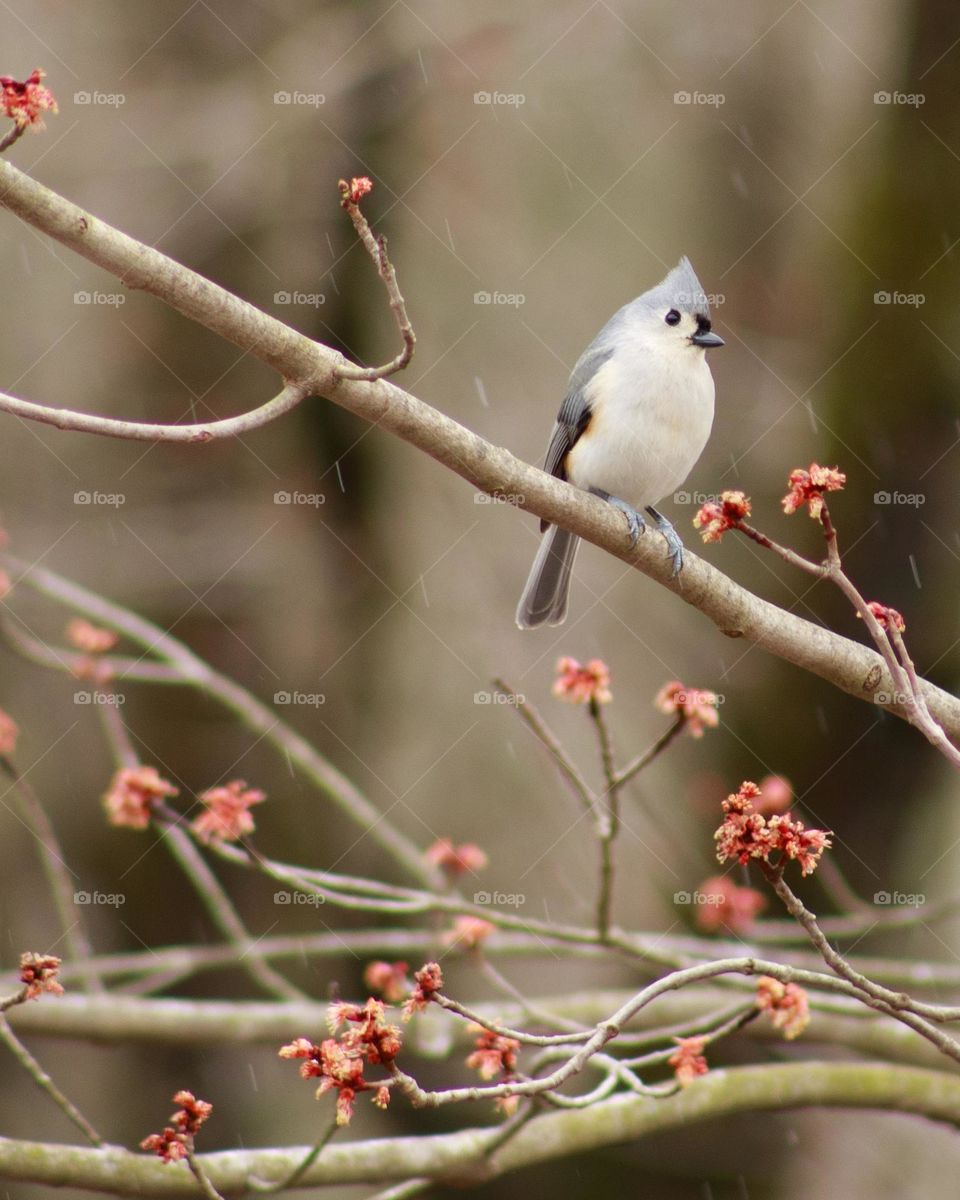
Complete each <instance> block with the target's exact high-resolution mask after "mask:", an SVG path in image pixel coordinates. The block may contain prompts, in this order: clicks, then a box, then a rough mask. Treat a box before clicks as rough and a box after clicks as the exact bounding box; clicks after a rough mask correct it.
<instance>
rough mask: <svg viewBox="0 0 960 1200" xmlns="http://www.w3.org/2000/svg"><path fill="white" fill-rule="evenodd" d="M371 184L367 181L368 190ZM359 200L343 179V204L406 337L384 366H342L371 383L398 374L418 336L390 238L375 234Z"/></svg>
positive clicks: (345, 374)
mask: <svg viewBox="0 0 960 1200" xmlns="http://www.w3.org/2000/svg"><path fill="white" fill-rule="evenodd" d="M369 186H370V185H369V183H368V184H367V187H368V189H369ZM358 199H359V198H358V197H357V196H355V195H354V194H353V193H352V189H351V186H350V184H348V183H346V181H345V180H343V179H341V180H340V203H341V206H342V207H343V208H344V209H345V210H346V213H347V215H348V216H349V218H350V220H351V221H352V222H353V227H354V229H355V230H356V231H357V236H358V237H359V238H360V241H361V242H362V243H363V245H364V247H365V248H366V251H367V253H368V254H369V255H370V257H371V258H372V259H373V262H374V265H375V266H376V268H377V274H378V275H379V276H380V278H381V279H382V280H383V286H384V287H385V288H386V289H387V296H388V297H389V300H390V310H391V312H392V313H393V316H394V319H395V320H396V322H397V328H398V329H399V330H400V336H401V338H402V339H403V349H402V350H401V351H400V352H399V354H397V355H396V356H395V357H394V358H392V359H391V360H390V361H389V362H388V363H384V364H383V366H380V367H356V366H353V365H351V364H349V363H344V365H343V366H341V367H340V369H339V374H340V377H341V378H342V379H353V380H365V381H367V382H371V381H372V380H374V379H383V378H384V377H385V376H387V375H395V374H396V373H397V371H402V370H403V368H404V367H405V366H406V365H407V363H408V362H409V361H410V359H411V358H413V351H414V348H415V347H416V344H417V337H416V334H415V333H414V332H413V326H412V325H411V324H410V318H409V317H408V316H407V309H406V305H405V304H404V300H403V296H401V295H400V288H399V286H398V285H397V273H396V271H395V270H394V267H393V263H391V261H390V259H389V258H388V257H387V239H386V238H385V237H379V238H378V237H374V235H373V232H372V230H371V229H370V225H369V224H368V222H367V218H366V217H365V216H364V215H363V213H362V212H361V211H360V205H359V202H358Z"/></svg>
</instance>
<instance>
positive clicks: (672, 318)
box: [663, 308, 680, 325]
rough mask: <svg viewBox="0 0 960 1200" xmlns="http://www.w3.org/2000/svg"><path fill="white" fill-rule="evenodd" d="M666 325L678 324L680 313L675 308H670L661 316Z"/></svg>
mask: <svg viewBox="0 0 960 1200" xmlns="http://www.w3.org/2000/svg"><path fill="white" fill-rule="evenodd" d="M663 319H664V320H665V321H666V323H667V324H668V325H679V324H680V314H679V313H678V312H677V310H676V309H675V308H671V309H670V311H669V312H668V313H667V315H666V316H665V317H664V318H663Z"/></svg>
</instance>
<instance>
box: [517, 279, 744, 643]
mask: <svg viewBox="0 0 960 1200" xmlns="http://www.w3.org/2000/svg"><path fill="white" fill-rule="evenodd" d="M723 344H724V343H723V339H722V338H721V337H719V336H718V335H717V334H716V333H714V332H713V330H712V328H711V323H710V306H709V304H708V301H707V296H706V294H705V292H704V290H703V288H702V287H701V285H700V281H699V280H698V279H697V276H696V273H695V272H694V269H693V267H692V266H691V265H690V260H689V259H688V258H686V257H683V258H681V259H680V261H679V262H678V263H677V265H676V266H675V267H674V268H673V270H672V271H670V273H669V274H668V275H667V276H666V278H665V279H663V280H662V281H661V282H660V283H658V284H657V285H656V286H655V287H652V288H650V290H649V291H646V292H644V293H643V294H642V295H641V296H638V297H637V298H636V299H635V300H631V301H630V303H629V304H626V305H624V306H623V308H621V309H619V310H618V311H617V312H616V313H614V315H613V316H612V317H611V318H610V320H609V321H608V322H607V323H606V325H604V327H603V328H602V329H601V330H600V332H599V333H598V334H597V336H596V337H595V338H594V340H593V341H592V342H591V343H590V345H589V346H588V347H587V349H586V350H585V351H584V352H583V354H581V355H580V358H579V359H578V360H577V363H576V365H575V366H574V368H573V371H572V373H571V375H570V381H569V383H568V385H567V393H566V396H565V397H564V400H563V403H562V404H561V406H560V412H559V414H558V416H557V420H556V423H555V425H554V427H553V432H552V434H551V437H550V442H549V445H548V447H547V454H546V458H545V460H544V466H543V469H544V470H545V471H547V472H549V473H550V474H551V475H555V476H556V477H557V478H558V479H563V480H566V481H568V482H569V483H572V484H574V485H575V486H576V487H579V488H582V489H584V490H585V491H588V492H592V493H593V494H594V495H595V496H599V497H600V498H601V499H603V500H606V501H607V502H608V503H609V504H611V505H613V506H614V507H615V508H617V509H619V510H620V511H621V512H623V513H624V515H625V516H626V519H627V528H628V533H629V536H630V541H631V544H632V545H636V543H637V540H638V538H639V536H640V534H641V533H642V532H643V531H644V530H645V528H646V522H645V520H644V517H643V514H642V512H641V511H640V510H641V509H645V510H646V512H647V513H648V514H649V516H650V517H651V518H652V519H653V522H654V524H655V525H656V527H657V529H658V530H659V531H660V533H661V534H662V535H663V537H664V539H665V541H666V543H667V556H668V557H669V558H670V559H671V560H672V566H673V571H672V575H673V577H674V578H676V577H677V576H678V575H679V574H680V572H681V570H682V569H683V543H682V542H681V540H680V538H679V536H678V534H677V531H676V530H675V529H674V528H673V526H672V525H671V523H670V522H669V521H668V520H667V518H666V517H665V516H663V514H662V513H660V512H658V511H657V510H656V508H654V507H653V506H654V504H656V503H657V502H658V501H659V500H661V499H662V498H663V497H664V496H667V495H669V494H670V493H672V492H674V491H675V490H676V489H677V488H679V487H680V485H681V484H682V483H683V482H684V480H685V479H686V478H687V475H688V474H689V473H690V471H691V470H692V468H693V466H694V464H695V463H696V461H697V459H698V458H699V457H700V455H701V453H702V452H703V448H704V446H706V444H707V440H708V439H709V437H710V430H711V428H712V425H713V408H714V384H713V376H712V375H711V373H710V367H709V365H708V364H707V356H706V351H707V350H709V349H712V348H714V347H718V346H722V345H723ZM540 531H541V533H542V534H543V537H542V539H541V542H540V548H539V550H538V552H537V556H536V558H535V559H534V562H533V567H532V568H531V570H530V575H529V577H528V579H527V583H526V586H525V587H524V589H523V595H522V596H521V598H520V604H519V606H518V608H517V625H518V626H519V627H520V628H521V629H532V628H535V627H536V626H538V625H561V624H563V621H564V620H565V618H566V615H567V597H568V594H569V591H570V575H571V571H572V569H573V562H574V558H575V557H576V553H577V547H578V545H579V541H580V539H579V538H578V537H577V536H576V535H575V534H573V533H570V532H569V531H568V530H566V529H561V528H560V527H559V526H558V525H551V524H550V523H549V522H548V521H541V522H540Z"/></svg>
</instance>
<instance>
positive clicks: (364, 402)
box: [0, 159, 960, 737]
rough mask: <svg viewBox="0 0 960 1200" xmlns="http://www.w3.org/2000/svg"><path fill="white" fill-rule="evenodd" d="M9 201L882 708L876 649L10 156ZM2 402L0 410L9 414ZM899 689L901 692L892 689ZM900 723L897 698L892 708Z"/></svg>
mask: <svg viewBox="0 0 960 1200" xmlns="http://www.w3.org/2000/svg"><path fill="white" fill-rule="evenodd" d="M0 205H2V206H3V207H5V208H7V209H8V210H9V211H10V212H13V213H15V214H16V215H17V216H19V217H21V218H22V219H23V220H24V221H27V222H28V223H29V224H31V225H33V226H34V227H35V228H36V229H39V230H41V231H42V232H43V233H46V234H48V235H49V236H50V237H53V238H55V239H57V240H58V241H59V242H61V243H62V244H63V245H65V246H67V247H69V248H70V249H72V250H74V251H76V252H77V253H78V254H81V255H83V256H84V257H85V258H87V259H88V260H89V261H90V262H93V263H96V264H97V265H98V266H100V267H102V268H103V269H104V270H107V271H111V272H112V273H113V274H115V275H117V276H118V277H120V278H122V279H123V280H124V282H125V283H126V285H127V286H128V287H134V288H141V289H143V290H144V291H147V292H149V293H151V294H152V295H155V296H158V297H159V298H160V299H162V300H163V301H165V302H166V303H167V304H170V305H171V306H172V307H173V308H175V309H177V310H178V311H179V312H181V313H183V314H184V315H185V316H186V317H188V318H189V319H191V320H194V321H197V322H198V323H199V324H201V325H203V326H204V327H205V328H207V329H209V330H212V331H213V332H214V333H216V334H218V335H219V336H221V337H224V338H226V339H227V340H229V341H231V342H233V343H234V344H235V345H237V346H239V347H240V348H241V349H243V350H246V351H247V352H248V353H249V354H251V355H252V356H254V357H256V358H257V359H260V360H261V361H263V362H265V363H267V364H268V365H270V366H271V367H273V368H274V369H276V370H277V371H278V372H280V374H281V375H282V376H283V378H284V379H286V380H291V381H297V382H299V383H301V384H302V385H303V386H305V387H307V388H308V390H309V392H310V393H311V394H315V395H319V396H326V397H327V398H328V399H330V400H332V401H334V403H336V404H339V405H341V406H342V407H343V408H346V409H348V410H349V411H350V412H352V413H354V414H355V415H357V416H359V417H361V418H363V419H364V420H367V421H370V422H374V423H376V424H377V425H378V427H379V428H380V429H382V430H385V431H387V432H389V433H393V434H395V435H396V436H398V437H401V438H403V439H404V440H405V441H407V442H409V443H410V444H411V445H414V446H417V447H418V448H419V449H421V450H423V451H424V452H425V453H427V454H429V455H431V456H432V457H433V458H434V459H436V460H437V461H438V462H441V463H443V464H444V465H445V466H447V467H448V468H449V469H450V470H452V471H454V472H455V473H457V474H458V475H460V476H461V477H463V478H464V479H466V480H468V481H469V483H470V484H471V486H473V487H474V488H479V489H480V490H482V491H486V492H489V493H501V494H512V495H517V496H522V497H523V501H522V504H521V505H520V507H522V508H524V509H526V510H527V511H528V512H531V513H534V514H535V515H536V516H538V517H541V518H543V519H544V520H547V521H549V522H550V523H551V524H557V525H561V526H562V527H563V528H565V529H568V530H569V531H570V532H571V533H575V534H577V535H578V536H580V537H583V538H585V539H586V540H587V541H590V542H593V543H594V544H595V545H598V546H601V547H602V548H603V549H605V550H607V551H608V552H609V553H611V554H613V555H615V556H616V557H617V558H619V559H621V560H622V561H623V562H625V563H627V564H628V565H630V566H632V567H635V568H637V569H638V570H641V571H642V572H643V573H644V574H645V575H647V576H649V577H650V578H652V579H654V580H656V581H657V582H658V583H660V584H661V585H662V586H663V587H665V588H667V589H668V590H669V591H672V592H673V593H674V594H675V595H676V596H677V597H678V598H679V599H681V600H683V601H684V602H685V603H687V604H690V605H692V606H693V607H695V608H697V609H698V610H699V611H700V612H702V613H703V614H704V615H705V616H706V617H707V618H708V619H709V620H711V621H712V622H713V623H714V625H716V627H717V628H718V629H719V630H720V631H721V632H723V633H725V634H726V635H728V636H731V637H744V638H746V639H747V641H748V642H751V643H753V644H755V645H759V646H761V647H762V648H763V649H765V650H766V651H767V652H768V653H771V654H775V655H777V656H778V657H780V658H783V659H784V660H786V661H787V662H792V663H794V664H795V665H797V666H800V667H802V668H803V669H805V670H808V671H810V672H812V673H813V674H815V675H818V676H819V677H820V678H822V679H826V680H827V681H828V682H830V683H833V684H834V685H835V686H837V687H839V688H840V689H841V690H842V691H845V692H849V693H850V694H851V695H853V696H856V697H857V698H859V699H861V700H865V701H867V702H869V703H875V699H874V697H875V696H876V694H877V690H878V688H882V687H885V686H886V681H885V680H884V676H883V669H882V667H883V661H882V659H881V658H880V657H879V656H878V655H877V654H876V653H875V652H874V651H871V650H870V649H869V648H867V647H865V646H863V645H861V644H859V643H857V642H854V641H852V640H850V639H849V638H844V637H840V636H839V635H838V634H834V633H831V632H830V631H829V630H825V629H823V628H822V627H820V626H818V625H816V624H814V623H813V622H811V621H807V620H804V619H803V618H802V617H798V616H796V615H795V614H793V613H789V612H786V611H784V610H783V609H781V608H779V607H777V606H776V605H774V604H771V603H769V602H767V601H764V600H761V599H760V598H759V597H758V596H755V595H753V594H752V593H750V592H748V591H746V589H744V588H742V587H740V586H739V585H738V584H736V583H734V582H733V580H731V579H729V578H728V577H727V576H725V575H723V574H722V573H721V572H720V571H717V570H715V569H714V568H713V567H711V566H710V565H709V564H708V563H706V562H704V560H703V559H701V558H699V557H698V556H697V555H695V554H693V553H692V552H690V551H688V552H687V555H686V558H685V560H684V570H683V576H682V578H681V579H680V580H673V579H671V575H670V570H671V568H670V566H669V563H668V562H667V561H666V560H665V559H664V557H663V555H662V554H660V553H659V550H658V548H657V547H656V546H655V544H654V543H653V542H651V541H645V540H644V539H641V540H640V542H639V543H638V544H637V545H636V546H630V545H629V543H628V539H626V538H625V537H624V530H623V521H622V519H621V518H620V516H619V514H618V513H616V512H615V511H612V510H611V509H610V506H609V505H608V504H606V503H605V502H604V501H602V500H600V499H598V498H597V497H595V496H591V495H589V493H585V492H583V491H581V490H579V489H578V488H575V487H573V486H572V485H570V484H568V483H565V482H563V481H562V480H558V479H556V478H554V477H553V476H551V475H548V474H546V473H545V472H544V471H540V470H538V469H537V468H535V467H532V466H530V465H529V464H527V463H523V462H521V461H520V460H519V459H517V458H515V457H514V456H513V455H512V454H510V452H509V451H507V450H505V449H503V448H502V447H497V446H494V445H493V444H492V443H490V442H488V441H485V440H484V439H483V438H480V437H478V436H477V435H476V434H474V433H472V432H471V431H470V430H468V429H466V428H464V426H462V425H460V424H458V423H457V422H456V421H452V420H451V419H450V418H449V417H446V416H444V414H443V413H441V412H439V411H438V410H437V409H435V408H432V407H431V406H430V405H427V404H424V403H423V402H422V401H421V400H418V399H417V398H416V397H415V396H413V395H411V394H410V393H409V392H405V391H403V390H402V389H401V388H398V387H396V386H395V385H394V384H393V383H391V382H389V381H388V380H378V381H376V386H372V385H371V384H370V383H369V382H367V381H364V380H350V379H346V378H344V377H343V376H342V375H341V374H340V371H341V369H342V367H343V366H344V359H343V355H341V354H339V353H338V352H337V351H335V350H333V349H332V348H330V347H329V346H324V345H321V344H320V343H317V342H314V341H311V339H310V338H308V337H305V336H304V335H303V334H300V333H298V332H297V331H296V330H294V329H291V328H290V327H289V326H288V325H284V324H283V323H282V322H281V321H278V320H276V318H274V317H271V316H269V315H268V314H266V313H264V312H261V311H260V310H259V309H257V308H255V307H254V306H253V305H252V304H248V303H247V302H245V301H243V300H241V299H240V298H239V297H237V296H234V295H232V294H231V293H230V292H228V291H226V289H224V288H221V287H219V286H218V285H217V284H215V283H212V282H211V281H210V280H209V279H205V278H204V277H203V276H201V275H198V274H197V273H196V272H195V271H191V270H190V269H189V268H187V267H185V266H183V265H182V264H180V263H177V262H174V261H173V260H172V259H170V258H168V257H167V256H166V255H163V254H161V253H160V252H159V251H157V250H154V249H152V248H151V247H149V246H146V245H144V244H143V243H142V242H138V241H137V240H136V239H134V238H131V237H128V236H127V235H126V234H123V233H121V232H120V231H119V230H117V229H114V228H112V227H111V226H110V225H108V224H107V223H106V222H105V221H101V220H99V219H95V218H94V217H92V216H90V215H89V214H87V213H86V212H84V211H83V210H82V209H81V208H79V207H78V206H77V205H75V204H71V203H70V201H68V200H66V199H64V198H63V197H62V196H58V195H57V193H56V192H53V191H51V190H50V189H49V188H46V187H44V186H43V185H42V184H39V183H37V182H36V181H35V180H33V179H31V178H30V177H29V176H28V175H26V174H24V173H23V172H22V171H19V170H18V169H17V168H16V167H15V166H13V164H12V163H10V162H8V161H7V160H6V159H0ZM3 407H4V405H3V398H2V397H0V411H2V410H3ZM921 688H922V690H923V694H924V697H925V698H926V700H927V703H928V706H929V708H930V711H931V713H932V714H933V716H934V718H935V719H936V720H937V721H939V722H940V723H941V724H942V725H943V726H944V728H945V729H946V731H947V732H948V733H949V734H953V735H954V736H958V737H960V699H958V698H957V697H955V696H951V695H950V694H949V693H947V692H945V691H943V690H942V689H940V688H938V687H936V686H934V685H933V684H931V683H928V682H926V681H921ZM893 690H895V689H893ZM883 707H885V708H887V709H888V710H889V711H891V712H894V713H896V714H897V715H898V716H900V717H901V718H902V717H903V715H904V714H903V713H902V712H900V711H899V709H898V707H897V706H896V705H895V704H893V703H892V702H891V703H889V704H885V705H883Z"/></svg>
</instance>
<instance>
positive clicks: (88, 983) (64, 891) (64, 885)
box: [0, 756, 103, 992]
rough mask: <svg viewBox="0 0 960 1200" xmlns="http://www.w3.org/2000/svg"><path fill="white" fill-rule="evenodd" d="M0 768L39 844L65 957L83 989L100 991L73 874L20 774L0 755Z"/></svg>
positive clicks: (52, 830) (9, 761)
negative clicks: (72, 966)
mask: <svg viewBox="0 0 960 1200" xmlns="http://www.w3.org/2000/svg"><path fill="white" fill-rule="evenodd" d="M0 767H2V769H3V770H4V772H5V773H6V774H7V775H8V776H9V778H10V779H11V780H12V782H13V786H14V788H15V790H16V793H17V799H18V803H19V806H20V809H21V812H22V813H23V819H24V821H25V823H26V825H27V827H28V828H29V829H30V831H31V832H32V833H33V835H34V837H35V838H36V839H37V841H38V842H39V843H40V848H41V855H40V861H41V863H42V864H43V870H44V873H45V875H46V877H47V882H48V884H49V885H50V891H51V893H52V895H53V902H54V904H55V905H56V908H57V913H58V915H59V917H60V924H61V926H62V927H63V936H64V940H65V941H66V943H67V947H68V950H69V954H68V957H69V958H70V959H72V960H73V961H74V962H75V963H76V964H77V966H78V969H79V971H80V975H81V979H82V981H83V986H84V987H85V988H86V989H87V990H88V991H91V992H102V991H103V982H102V980H101V979H100V977H99V975H98V974H97V972H96V969H95V967H93V966H92V965H91V960H92V958H93V947H92V945H91V943H90V941H89V939H88V938H87V934H86V930H85V929H84V925H83V919H82V917H81V915H80V913H79V912H77V906H76V904H74V902H73V896H74V887H73V883H72V882H71V879H70V876H71V874H72V872H71V871H70V868H69V867H68V866H67V863H66V860H65V858H64V856H63V851H62V849H61V847H60V843H59V841H58V840H57V835H56V831H55V830H54V828H53V825H52V823H51V821H50V818H49V817H48V816H47V814H46V812H45V810H44V807H43V805H42V804H41V803H40V801H39V799H38V798H37V795H36V793H35V792H34V790H33V788H32V787H31V786H30V784H29V783H27V781H26V779H24V778H23V776H22V775H21V774H20V773H19V771H18V770H17V768H16V766H15V765H14V763H13V761H12V760H11V759H9V758H7V757H4V756H0Z"/></svg>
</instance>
